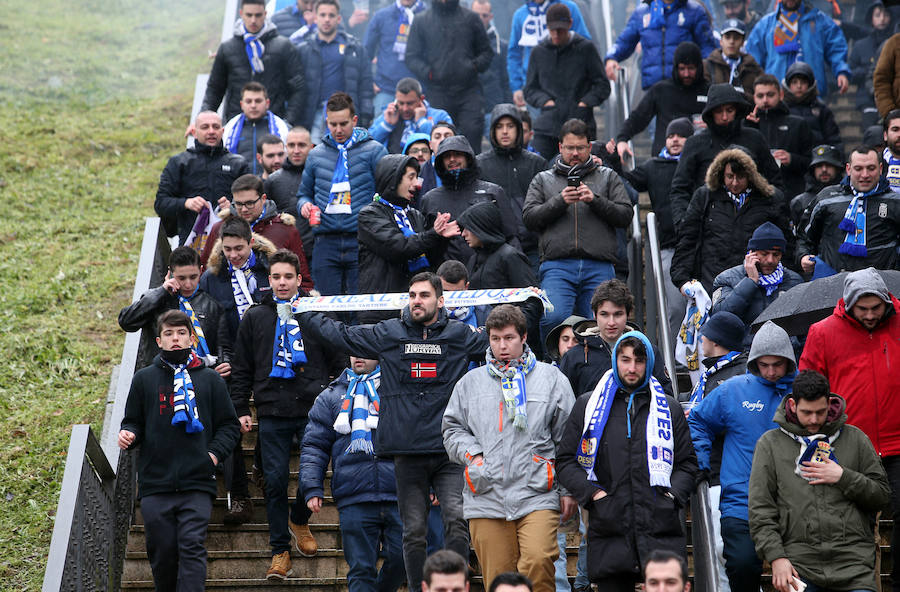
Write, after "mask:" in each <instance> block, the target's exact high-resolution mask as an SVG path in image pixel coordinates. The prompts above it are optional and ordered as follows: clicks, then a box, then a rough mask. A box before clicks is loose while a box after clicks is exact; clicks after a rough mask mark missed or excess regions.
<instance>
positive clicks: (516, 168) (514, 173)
mask: <svg viewBox="0 0 900 592" xmlns="http://www.w3.org/2000/svg"><path fill="white" fill-rule="evenodd" d="M501 117H509V118H511V119H512V120H513V122H515V124H516V130H517V133H516V143H515V145H514V146H512V147H511V148H502V147H500V146H499V145H498V144H497V139H496V137H495V135H494V130H495V128H496V126H497V122H498V121H500V118H501ZM522 137H523V130H522V117H521V116H520V115H519V110H518V109H517V108H516V106H515V105H512V104H510V103H501V104H499V105H497V106H496V107H494V109H493V111H491V134H490V140H491V149H490V150H488V151H487V152H482V153H481V154H479V155H478V156H477V157H476V158H475V162H476V163H478V172H479V174H480V175H481V178H482V179H483V180H484V181H487V182H489V183H494V184H496V185H499V186H500V187H502V188H503V191H505V192H506V197H508V198H509V199H510V200H511V201H512V204H513V206H514V207H515V210H516V214H517V217H516V225H517V226H518V229H517V231H516V236H517V237H518V238H519V243H520V244H521V245H522V250H523V251H525V252H528V251H537V248H538V237H537V235H536V234H534V233H533V232H531V231H529V230H528V229H527V228H525V223H524V222H522V208H524V207H525V195H526V194H527V193H528V186H529V185H530V184H531V180H532V179H533V178H534V176H535V175H537V174H538V173H539V172H541V171H545V170H547V161H546V160H544V157H543V156H541V155H540V154H538V153H536V152H529V151H528V150H524V149H523V147H522Z"/></svg>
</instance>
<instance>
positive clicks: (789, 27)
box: [772, 8, 800, 53]
mask: <svg viewBox="0 0 900 592" xmlns="http://www.w3.org/2000/svg"><path fill="white" fill-rule="evenodd" d="M799 33H800V11H799V10H792V11H787V10H784V8H781V9H780V10H779V11H778V20H776V21H775V32H774V39H773V40H772V42H773V44H774V46H775V51H777V52H778V53H795V52H797V51H800V43H799V41H798V40H797V35H798V34H799Z"/></svg>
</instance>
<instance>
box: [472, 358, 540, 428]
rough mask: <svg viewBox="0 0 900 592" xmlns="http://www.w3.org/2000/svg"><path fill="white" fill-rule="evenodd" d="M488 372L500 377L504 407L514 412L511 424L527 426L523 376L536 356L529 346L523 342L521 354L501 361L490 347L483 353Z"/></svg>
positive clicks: (530, 368)
mask: <svg viewBox="0 0 900 592" xmlns="http://www.w3.org/2000/svg"><path fill="white" fill-rule="evenodd" d="M485 359H486V360H487V369H488V373H489V374H491V375H492V376H496V377H497V378H499V379H500V390H501V391H502V392H503V400H504V401H505V402H506V408H507V409H508V410H509V411H512V412H513V413H515V417H514V418H513V425H514V426H516V428H518V429H520V430H524V429H525V428H527V427H528V413H527V411H526V404H527V403H528V396H527V394H526V392H525V377H526V376H527V375H528V373H529V372H531V371H532V370H534V367H535V365H536V364H537V358H535V357H534V353H532V351H531V348H530V347H528V344H527V343H526V344H525V349H524V351H523V352H522V355H521V356H519V357H518V358H516V359H515V360H510V361H508V362H502V361H500V360H498V359H497V358H495V357H494V353H493V352H492V351H491V348H488V349H487V352H486V353H485Z"/></svg>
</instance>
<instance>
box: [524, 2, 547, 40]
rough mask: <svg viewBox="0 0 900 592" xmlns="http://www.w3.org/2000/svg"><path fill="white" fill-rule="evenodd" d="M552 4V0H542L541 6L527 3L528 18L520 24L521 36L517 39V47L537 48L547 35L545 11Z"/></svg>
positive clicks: (535, 3)
mask: <svg viewBox="0 0 900 592" xmlns="http://www.w3.org/2000/svg"><path fill="white" fill-rule="evenodd" d="M551 4H553V2H552V0H544V2H543V3H542V4H538V3H537V2H528V3H526V4H525V8H527V9H528V16H526V17H525V21H524V22H523V23H522V34H521V36H520V37H519V47H537V44H538V43H540V42H541V41H543V40H544V38H545V37H547V35H548V34H549V31H548V30H547V9H548V8H550V5H551Z"/></svg>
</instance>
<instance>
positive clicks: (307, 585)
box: [122, 576, 575, 592]
mask: <svg viewBox="0 0 900 592" xmlns="http://www.w3.org/2000/svg"><path fill="white" fill-rule="evenodd" d="M574 581H575V577H574V576H569V583H574ZM263 586H264V587H265V589H266V592H345V591H346V590H347V578H345V577H339V578H295V577H290V578H288V579H286V580H285V581H284V582H278V583H274V582H269V581H267V580H265V579H264V578H256V579H250V578H240V579H212V578H211V579H207V580H206V586H205V588H206V590H207V591H209V590H212V591H216V590H231V591H234V590H243V589H245V588H257V587H263ZM122 589H123V590H148V591H152V590H154V587H153V582H152V581H150V580H141V581H132V582H123V584H122ZM469 589H470V592H484V581H483V578H482V577H481V576H472V578H471V579H470V588H469Z"/></svg>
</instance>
